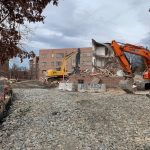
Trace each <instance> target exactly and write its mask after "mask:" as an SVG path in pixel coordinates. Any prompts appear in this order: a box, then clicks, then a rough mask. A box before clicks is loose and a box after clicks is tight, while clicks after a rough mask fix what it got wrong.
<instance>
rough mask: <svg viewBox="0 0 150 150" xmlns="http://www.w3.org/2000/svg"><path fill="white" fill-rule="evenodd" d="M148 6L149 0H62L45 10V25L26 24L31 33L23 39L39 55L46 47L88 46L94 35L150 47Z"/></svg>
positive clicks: (107, 39)
mask: <svg viewBox="0 0 150 150" xmlns="http://www.w3.org/2000/svg"><path fill="white" fill-rule="evenodd" d="M149 8H150V1H149V0H107V1H106V0H93V1H91V0H84V1H81V0H76V1H75V0H60V2H59V6H58V7H56V6H52V5H51V4H50V5H48V6H47V8H46V9H45V10H44V12H43V15H45V16H46V19H45V21H44V22H45V23H44V24H42V23H36V24H27V25H28V27H29V28H30V30H31V32H30V35H29V36H28V38H27V40H25V39H24V40H23V41H22V42H23V43H24V47H25V48H26V49H27V50H34V51H35V53H36V54H37V55H38V52H39V49H43V48H44V49H50V48H65V47H89V46H91V39H92V38H94V39H95V40H96V41H98V42H111V41H112V40H114V39H115V40H116V41H119V42H124V43H132V44H140V45H144V46H149V45H150V13H149V12H148V10H149ZM27 63H28V62H27V61H25V62H24V63H23V64H21V65H27Z"/></svg>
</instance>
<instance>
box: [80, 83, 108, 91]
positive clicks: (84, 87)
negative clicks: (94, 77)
mask: <svg viewBox="0 0 150 150" xmlns="http://www.w3.org/2000/svg"><path fill="white" fill-rule="evenodd" d="M78 91H79V92H106V85H105V84H94V83H92V84H78Z"/></svg>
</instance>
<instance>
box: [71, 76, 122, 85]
mask: <svg viewBox="0 0 150 150" xmlns="http://www.w3.org/2000/svg"><path fill="white" fill-rule="evenodd" d="M95 77H96V76H90V75H87V76H77V75H72V76H70V78H69V82H75V83H78V80H83V81H84V83H91V81H92V80H93V78H95ZM97 77H98V76H97ZM98 78H99V79H100V81H101V83H104V84H106V87H107V88H117V87H118V86H119V82H120V80H123V79H124V78H123V77H98Z"/></svg>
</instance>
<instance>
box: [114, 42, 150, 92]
mask: <svg viewBox="0 0 150 150" xmlns="http://www.w3.org/2000/svg"><path fill="white" fill-rule="evenodd" d="M111 47H112V49H113V51H114V53H115V56H116V57H117V58H118V59H119V62H120V64H121V66H122V68H123V70H124V72H125V73H126V74H127V75H128V77H130V78H128V79H127V80H124V81H121V84H120V86H121V88H122V89H123V90H125V91H126V92H128V93H132V92H133V88H132V86H133V82H134V80H133V76H134V75H133V71H132V66H131V65H130V62H129V61H128V59H127V57H126V55H125V52H127V53H131V54H135V55H139V56H141V57H143V58H144V62H145V66H146V71H145V72H144V74H143V79H145V80H146V81H145V82H143V83H141V85H140V86H141V89H150V51H149V50H147V49H145V48H144V47H141V46H135V45H132V44H119V43H118V42H116V41H112V43H111Z"/></svg>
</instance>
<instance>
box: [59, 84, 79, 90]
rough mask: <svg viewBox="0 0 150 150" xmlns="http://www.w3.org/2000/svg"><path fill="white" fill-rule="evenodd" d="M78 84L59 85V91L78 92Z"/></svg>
mask: <svg viewBox="0 0 150 150" xmlns="http://www.w3.org/2000/svg"><path fill="white" fill-rule="evenodd" d="M77 88H78V86H77V84H76V83H59V87H58V89H59V90H63V91H77Z"/></svg>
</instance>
